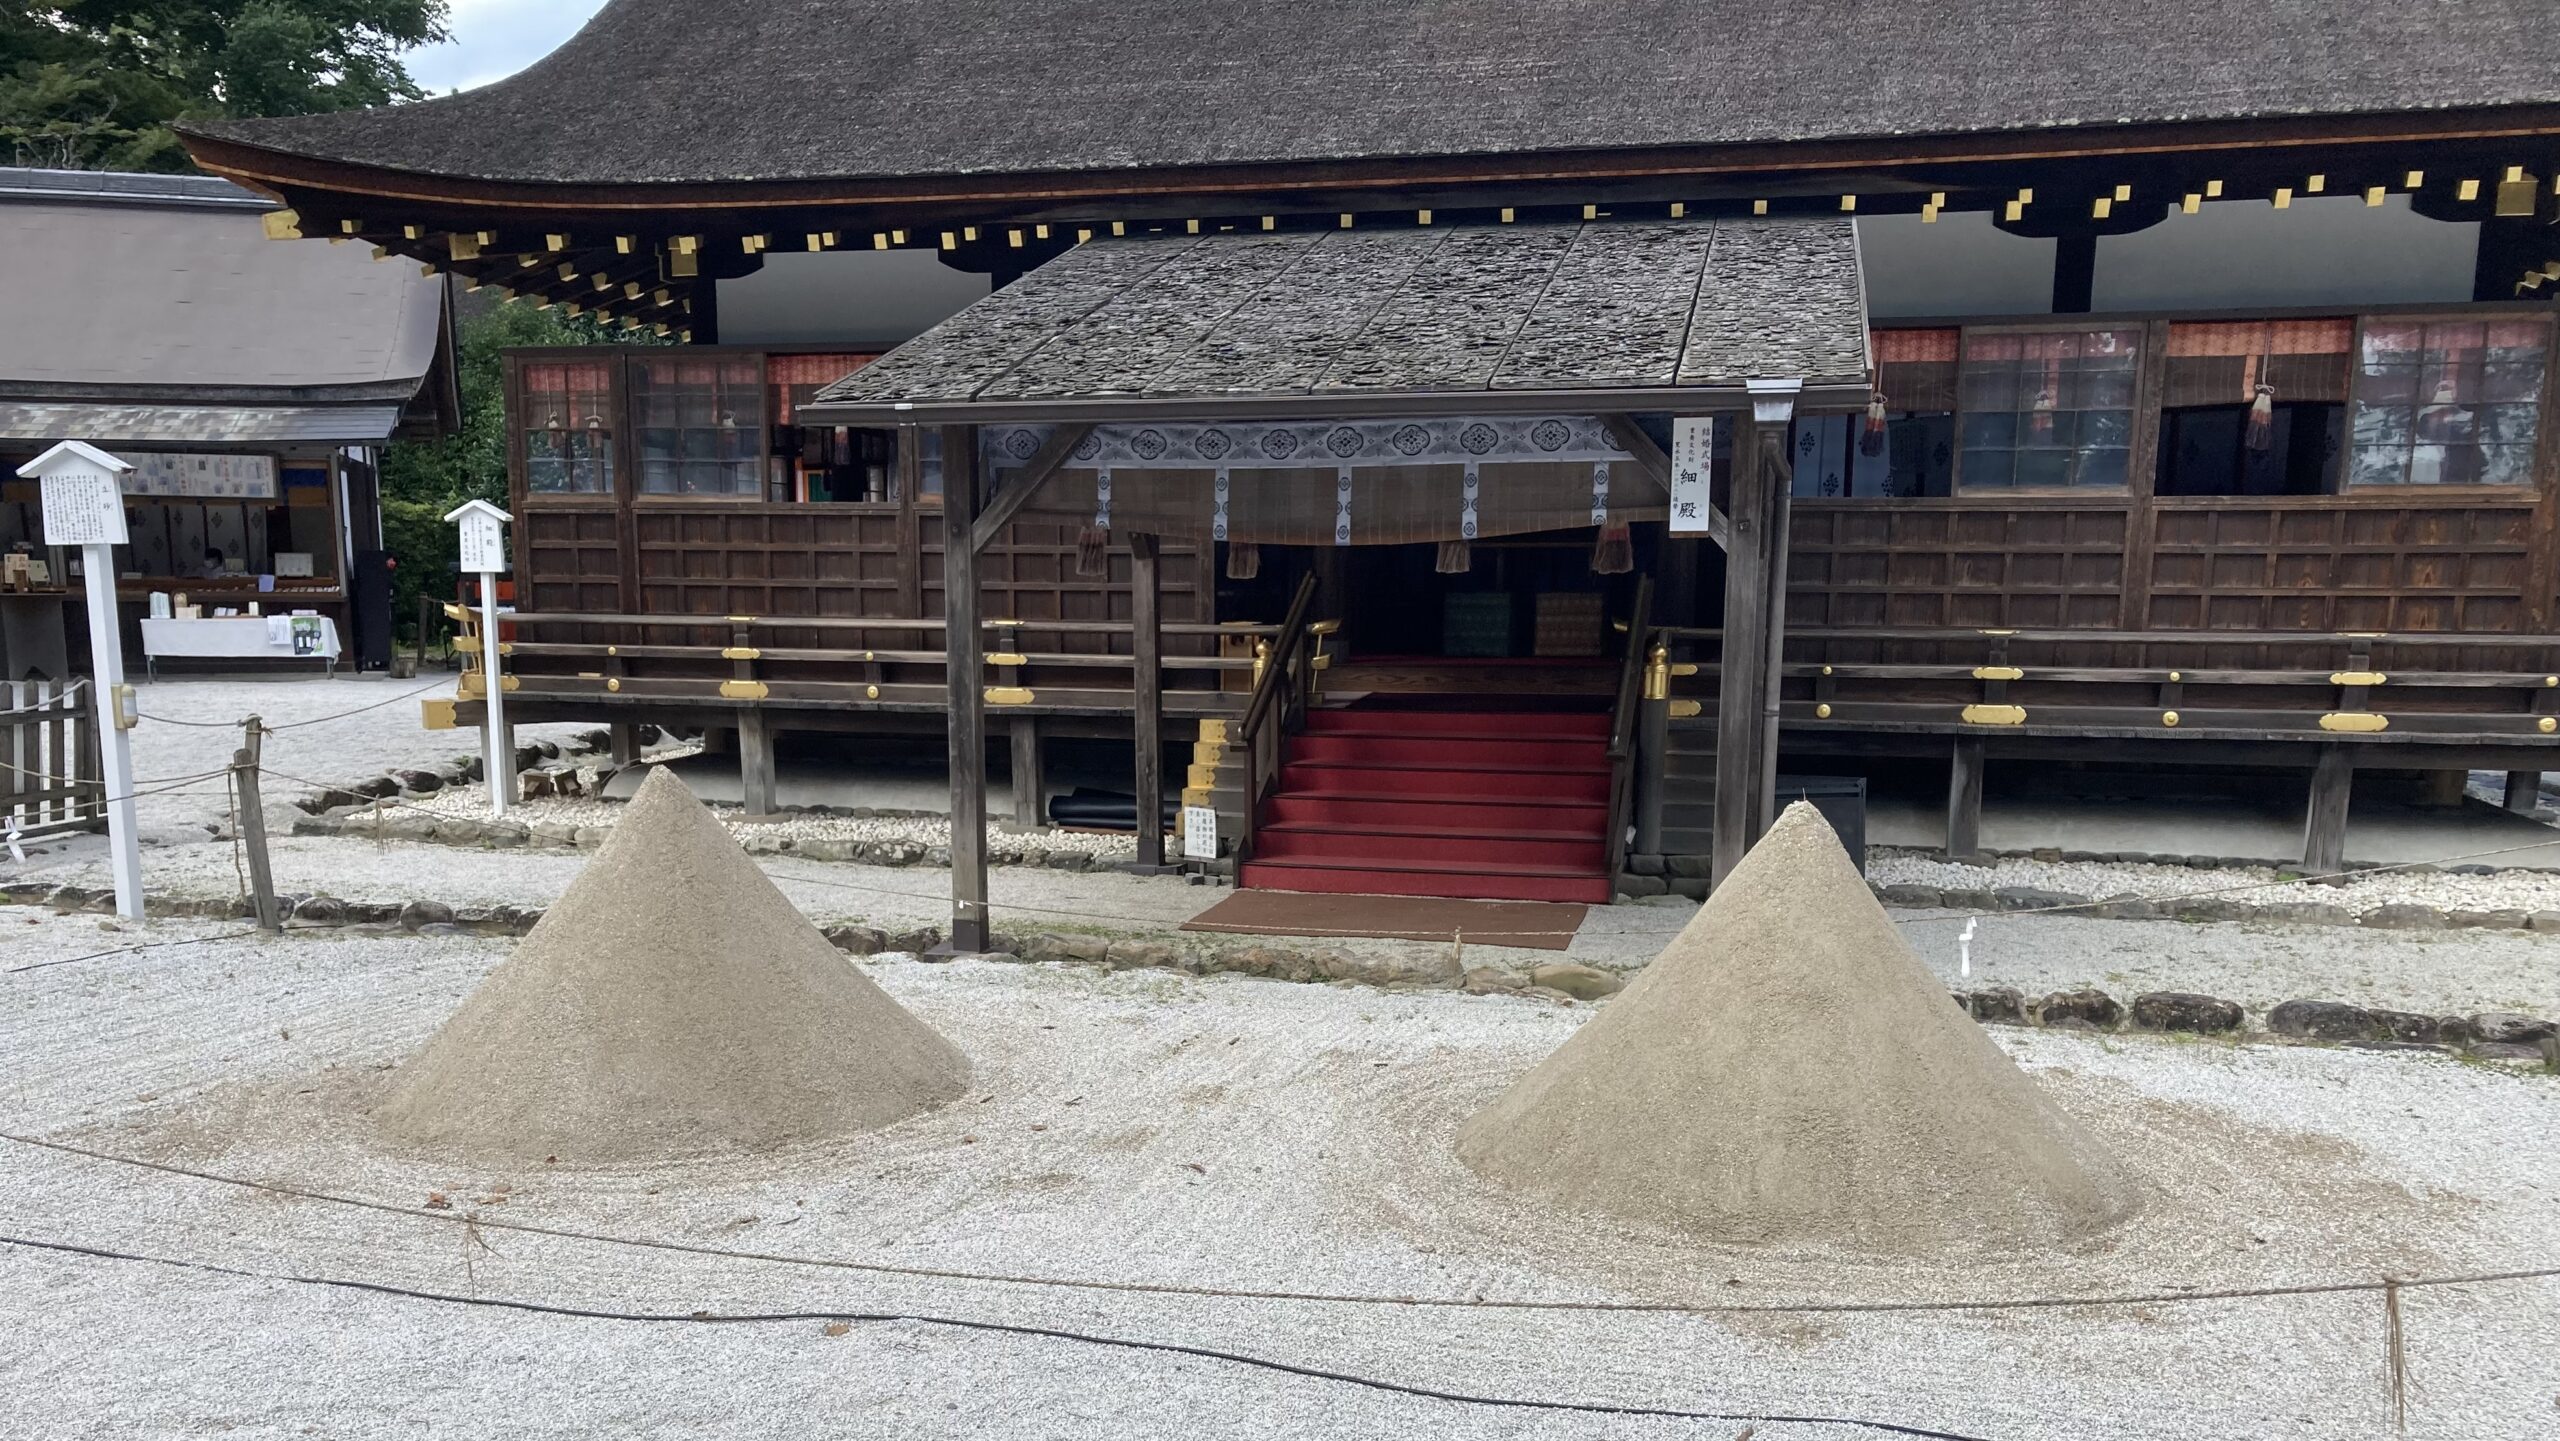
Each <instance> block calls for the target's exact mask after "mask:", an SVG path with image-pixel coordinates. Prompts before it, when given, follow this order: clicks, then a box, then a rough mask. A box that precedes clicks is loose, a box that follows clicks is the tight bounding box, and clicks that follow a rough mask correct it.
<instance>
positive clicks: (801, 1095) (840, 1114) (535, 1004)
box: [377, 771, 969, 1164]
mask: <svg viewBox="0 0 2560 1441" xmlns="http://www.w3.org/2000/svg"><path fill="white" fill-rule="evenodd" d="M968 1077H969V1062H968V1059H967V1058H966V1057H964V1056H962V1055H961V1054H960V1052H959V1051H958V1050H956V1049H955V1048H953V1046H952V1045H951V1043H950V1042H948V1041H945V1040H944V1039H942V1037H941V1036H939V1035H937V1034H935V1033H934V1032H933V1030H932V1029H931V1028H930V1027H928V1026H926V1025H925V1024H924V1023H923V1022H922V1021H919V1020H917V1019H916V1018H915V1017H914V1016H912V1015H909V1014H908V1013H907V1011H906V1010H905V1009H904V1008H902V1007H901V1006H899V1004H898V1003H897V1002H896V1001H894V1000H891V999H890V998H889V996H888V994H887V993H886V992H884V991H882V990H881V989H880V988H879V987H878V986H876V985H874V984H872V982H871V980H870V978H869V977H867V976H864V975H863V974H862V973H861V972H859V971H857V970H856V969H854V968H853V967H852V966H851V965H849V964H847V962H846V961H845V958H844V957H843V956H842V955H840V954H838V953H837V951H836V949H835V948H834V947H833V946H831V945H829V944H828V943H827V941H826V938H825V937H823V936H821V935H819V934H818V931H817V929H816V927H814V926H812V925H810V924H809V922H808V921H807V920H806V919H804V918H803V917H802V916H801V915H800V913H799V912H798V911H796V910H794V909H793V908H792V906H791V903H790V902H789V901H787V900H785V899H784V898H783V895H782V892H780V891H779V890H776V889H775V888H774V885H773V882H771V881H769V880H767V879H766V878H765V876H764V873H763V872H761V871H759V870H757V869H756V867H755V865H754V863H753V862H751V861H749V860H748V859H747V857H746V853H745V852H743V851H741V850H740V849H739V848H738V845H737V843H736V842H735V841H733V840H731V839H730V838H729V835H728V833H727V832H726V831H724V830H722V829H721V827H720V824H719V822H717V821H715V820H713V819H712V817H711V813H710V812H708V811H706V810H704V809H703V808H702V806H701V804H700V803H699V802H697V801H695V800H694V798H693V796H692V794H691V793H690V792H688V791H687V790H686V789H685V788H684V783H683V782H681V781H678V780H676V779H675V778H674V777H673V776H670V775H668V774H666V773H665V772H664V771H660V772H658V773H656V774H653V775H652V776H650V777H649V780H648V783H647V784H645V785H643V786H642V787H641V788H640V792H639V794H638V795H636V796H634V797H633V798H632V801H631V803H630V806H629V808H628V809H627V811H626V812H625V813H624V815H623V817H622V820H621V822H620V823H619V824H617V825H616V826H615V827H614V828H613V837H612V839H611V840H609V841H607V842H606V843H605V847H604V849H603V850H601V851H599V852H597V854H596V857H595V859H594V860H593V861H591V862H589V863H588V865H587V868H586V869H585V870H584V871H583V872H581V873H580V874H579V876H578V879H577V880H576V882H575V883H573V884H572V885H571V886H570V887H569V890H568V892H567V894H565V895H563V896H561V898H560V901H559V904H557V905H555V906H553V907H552V908H551V910H550V912H549V913H548V914H546V915H545V916H544V917H543V918H542V923H541V924H540V925H537V926H535V927H534V929H533V932H532V934H530V935H528V936H526V937H525V938H524V941H523V943H522V944H521V945H519V946H518V947H517V948H516V952H515V954H514V955H513V956H511V957H509V958H508V959H507V961H506V962H505V963H504V964H502V965H500V966H499V967H498V968H497V969H496V970H495V971H492V972H491V973H490V974H489V977H488V979H487V980H485V981H483V982H481V984H480V987H479V989H478V990H475V991H473V992H472V993H471V995H470V997H469V998H468V999H467V1000H465V1001H464V1002H463V1003H462V1006H461V1007H460V1009H458V1010H456V1011H455V1012H454V1013H453V1015H452V1017H451V1018H449V1019H448V1020H447V1021H446V1022H445V1023H444V1025H443V1027H442V1028H441V1029H439V1030H438V1031H437V1032H436V1033H435V1035H434V1036H433V1037H431V1038H429V1040H428V1041H427V1044H426V1046H425V1047H424V1048H423V1049H421V1050H420V1051H419V1052H418V1054H417V1055H416V1056H414V1057H413V1058H411V1059H410V1061H409V1062H408V1064H406V1065H404V1066H403V1067H401V1068H400V1071H399V1073H398V1076H397V1078H396V1080H395V1083H394V1085H393V1088H392V1091H391V1094H390V1096H389V1098H388V1099H387V1101H386V1102H385V1103H384V1104H383V1106H382V1107H381V1109H380V1111H379V1112H378V1113H377V1120H378V1121H379V1123H380V1124H381V1126H382V1128H383V1131H384V1133H385V1134H386V1135H388V1136H389V1137H391V1138H392V1139H393V1140H395V1141H399V1142H403V1143H407V1144H410V1145H414V1146H417V1147H420V1148H423V1149H428V1150H433V1151H440V1152H448V1153H458V1154H468V1155H473V1156H487V1157H490V1158H493V1159H496V1158H522V1159H530V1160H534V1161H540V1160H543V1159H544V1158H546V1157H551V1156H557V1157H558V1158H559V1159H560V1160H561V1161H563V1162H567V1163H572V1164H575V1163H582V1162H583V1163H598V1164H603V1163H615V1162H627V1161H650V1160H658V1159H663V1158H667V1157H675V1156H688V1155H699V1154H704V1153H710V1152H723V1151H749V1150H762V1149H766V1148H769V1147H774V1146H779V1145H784V1144H787V1143H790V1142H794V1141H801V1140H807V1139H811V1138H815V1137H821V1136H831V1135H838V1134H842V1133H846V1132H851V1131H860V1130H865V1129H869V1128H871V1127H876V1126H885V1125H888V1124H889V1123H890V1122H892V1121H897V1120H901V1119H903V1118H905V1117H907V1116H911V1115H914V1114H915V1113H916V1112H918V1111H923V1110H927V1109H930V1108H931V1107H934V1106H938V1105H940V1104H942V1103H943V1102H945V1101H948V1100H950V1099H952V1098H953V1097H955V1096H957V1095H958V1094H959V1093H960V1090H961V1088H962V1087H963V1086H964V1085H965V1084H967V1082H968Z"/></svg>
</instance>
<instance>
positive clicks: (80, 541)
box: [44, 465, 126, 545]
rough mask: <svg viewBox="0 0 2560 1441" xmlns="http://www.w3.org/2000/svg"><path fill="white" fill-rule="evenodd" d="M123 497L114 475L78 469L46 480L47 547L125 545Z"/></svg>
mask: <svg viewBox="0 0 2560 1441" xmlns="http://www.w3.org/2000/svg"><path fill="white" fill-rule="evenodd" d="M125 541H126V536H125V529H124V495H123V493H122V492H121V491H119V490H118V489H117V486H116V478H115V476H114V475H112V474H111V473H109V472H107V471H104V470H98V469H94V468H92V467H89V466H84V465H75V466H72V467H70V468H68V469H66V470H63V471H61V472H60V473H58V474H54V475H48V476H46V477H45V478H44V543H45V544H47V545H123V544H124V543H125Z"/></svg>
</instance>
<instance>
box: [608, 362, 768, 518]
mask: <svg viewBox="0 0 2560 1441" xmlns="http://www.w3.org/2000/svg"><path fill="white" fill-rule="evenodd" d="M766 354H767V352H765V351H763V350H758V349H754V348H750V347H743V346H742V347H737V348H731V347H728V346H685V345H675V346H657V347H647V348H643V349H640V350H633V351H626V352H625V353H624V354H623V356H622V376H621V380H622V384H621V390H620V397H619V398H620V403H621V406H622V410H623V412H624V420H623V431H624V435H625V439H624V442H623V445H624V449H623V454H624V455H625V456H626V457H628V459H629V462H630V475H631V483H630V486H629V487H628V490H629V494H630V496H631V503H632V504H633V505H638V506H666V505H774V504H777V502H775V501H773V500H772V499H770V498H769V497H768V494H767V491H768V488H769V486H770V485H771V476H772V474H773V424H772V421H771V419H770V417H769V416H768V415H767V411H768V410H769V409H770V408H771V404H772V399H773V397H772V395H771V394H770V389H771V381H770V379H769V375H768V372H769V370H770V367H769V366H768V365H767V364H766ZM654 360H694V361H700V362H706V363H708V364H712V365H727V364H731V363H735V362H745V363H749V364H752V365H753V366H754V368H755V379H754V381H753V383H752V384H751V385H750V386H749V387H748V389H749V393H750V394H751V395H752V396H753V397H754V399H755V405H756V423H755V425H754V427H753V430H754V433H755V437H756V444H755V455H754V457H753V458H752V461H751V462H749V463H750V464H751V465H752V473H753V475H754V478H755V484H754V486H753V488H752V489H749V490H745V491H683V490H671V491H670V490H650V489H648V488H647V485H646V483H645V475H644V473H643V467H644V465H645V464H646V461H645V459H644V458H643V456H642V455H641V450H640V427H639V425H638V423H637V422H638V416H639V413H640V405H639V381H640V370H641V367H643V366H645V365H647V364H648V363H649V362H651V361H654ZM661 428H664V427H661ZM675 429H676V430H677V431H678V433H682V431H683V430H684V429H685V427H682V426H677V427H675ZM741 459H742V460H744V459H745V458H744V457H741ZM675 463H676V464H679V465H681V464H683V463H684V462H683V460H682V458H681V457H679V458H678V459H677V460H676V462H675Z"/></svg>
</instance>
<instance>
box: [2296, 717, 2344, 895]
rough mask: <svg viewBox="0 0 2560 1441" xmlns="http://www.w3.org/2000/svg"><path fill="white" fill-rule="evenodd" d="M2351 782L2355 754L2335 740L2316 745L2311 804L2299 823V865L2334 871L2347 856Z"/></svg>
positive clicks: (2314, 870) (2323, 872) (2316, 870)
mask: <svg viewBox="0 0 2560 1441" xmlns="http://www.w3.org/2000/svg"><path fill="white" fill-rule="evenodd" d="M2354 784H2355V756H2354V753H2353V752H2352V751H2349V750H2348V749H2347V748H2346V747H2345V746H2344V745H2341V744H2339V743H2337V742H2335V741H2332V742H2330V743H2328V744H2325V745H2323V746H2321V747H2320V758H2319V760H2318V762H2317V763H2316V764H2315V765H2314V766H2313V767H2312V770H2311V805H2310V807H2309V811H2308V814H2307V815H2306V816H2305V817H2304V819H2303V825H2302V868H2303V870H2305V871H2307V872H2309V873H2310V874H2312V875H2330V874H2334V873H2335V872H2336V871H2337V870H2338V869H2339V868H2340V867H2341V866H2343V865H2345V864H2346V859H2347V800H2348V797H2349V796H2350V795H2351V794H2352V792H2353V789H2354Z"/></svg>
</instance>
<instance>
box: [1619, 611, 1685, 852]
mask: <svg viewBox="0 0 2560 1441" xmlns="http://www.w3.org/2000/svg"><path fill="white" fill-rule="evenodd" d="M1644 641H1645V638H1644V637H1643V636H1641V635H1635V634H1630V635H1629V636H1628V637H1627V644H1629V645H1634V646H1641V645H1643V644H1644ZM1641 694H1642V696H1643V699H1642V700H1640V701H1639V702H1637V705H1636V785H1637V791H1636V837H1635V844H1634V845H1633V846H1632V847H1630V849H1631V850H1632V851H1633V852H1634V853H1635V854H1636V855H1640V856H1658V855H1660V854H1662V810H1663V806H1664V804H1665V803H1666V802H1667V801H1668V800H1669V799H1670V793H1671V786H1670V777H1669V774H1668V772H1669V767H1670V762H1671V647H1670V646H1669V644H1668V643H1665V642H1661V641H1657V642H1655V643H1654V645H1653V648H1652V651H1651V653H1649V654H1648V655H1646V656H1645V658H1644V689H1643V690H1642V692H1641ZM1617 823H1618V822H1617V819H1616V818H1615V817H1611V818H1610V821H1609V824H1611V825H1616V824H1617ZM1609 879H1610V880H1611V881H1612V882H1615V881H1616V880H1617V877H1615V876H1611V877H1610V878H1609Z"/></svg>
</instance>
